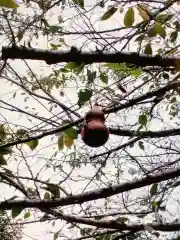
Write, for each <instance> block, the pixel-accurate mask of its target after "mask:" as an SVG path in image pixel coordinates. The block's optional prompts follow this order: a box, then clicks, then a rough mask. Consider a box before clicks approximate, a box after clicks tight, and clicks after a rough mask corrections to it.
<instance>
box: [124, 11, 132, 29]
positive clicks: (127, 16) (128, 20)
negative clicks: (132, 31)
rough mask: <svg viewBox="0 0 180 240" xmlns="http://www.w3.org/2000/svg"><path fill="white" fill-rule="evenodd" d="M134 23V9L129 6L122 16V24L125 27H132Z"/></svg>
mask: <svg viewBox="0 0 180 240" xmlns="http://www.w3.org/2000/svg"><path fill="white" fill-rule="evenodd" d="M133 23H134V10H133V8H129V9H128V10H127V12H126V14H125V16H124V25H125V27H132V25H133Z"/></svg>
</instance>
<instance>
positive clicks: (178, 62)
mask: <svg viewBox="0 0 180 240" xmlns="http://www.w3.org/2000/svg"><path fill="white" fill-rule="evenodd" d="M174 66H175V68H176V71H177V72H179V71H180V59H176V60H175V61H174Z"/></svg>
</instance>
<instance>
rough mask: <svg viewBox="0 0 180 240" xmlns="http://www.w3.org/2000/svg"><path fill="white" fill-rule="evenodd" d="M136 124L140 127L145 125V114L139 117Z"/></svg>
mask: <svg viewBox="0 0 180 240" xmlns="http://www.w3.org/2000/svg"><path fill="white" fill-rule="evenodd" d="M138 122H139V124H141V125H142V126H146V124H147V116H146V114H141V115H139V119H138Z"/></svg>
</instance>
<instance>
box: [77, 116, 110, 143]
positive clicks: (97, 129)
mask: <svg viewBox="0 0 180 240" xmlns="http://www.w3.org/2000/svg"><path fill="white" fill-rule="evenodd" d="M81 136H82V140H83V141H84V143H85V144H86V145H88V146H90V147H100V146H102V145H104V144H105V143H106V142H107V140H108V138H109V130H108V128H107V127H106V126H105V124H104V123H103V122H102V121H99V120H92V121H90V122H88V123H87V124H86V125H85V126H84V127H83V128H82V129H81Z"/></svg>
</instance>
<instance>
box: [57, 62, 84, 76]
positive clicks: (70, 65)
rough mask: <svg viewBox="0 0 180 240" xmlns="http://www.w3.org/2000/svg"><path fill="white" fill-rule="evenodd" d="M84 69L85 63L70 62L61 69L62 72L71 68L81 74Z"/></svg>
mask: <svg viewBox="0 0 180 240" xmlns="http://www.w3.org/2000/svg"><path fill="white" fill-rule="evenodd" d="M83 69H84V63H76V62H69V63H67V64H66V66H65V67H64V68H63V69H61V72H62V71H64V72H68V71H69V70H70V71H73V72H75V73H77V74H79V73H81V72H82V70H83Z"/></svg>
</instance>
